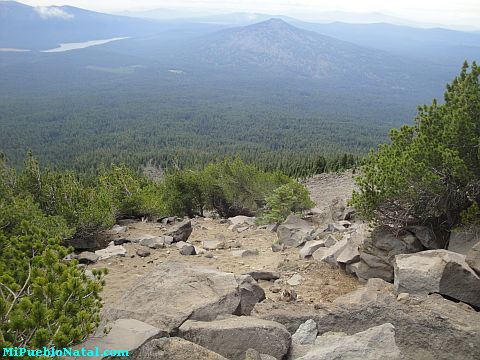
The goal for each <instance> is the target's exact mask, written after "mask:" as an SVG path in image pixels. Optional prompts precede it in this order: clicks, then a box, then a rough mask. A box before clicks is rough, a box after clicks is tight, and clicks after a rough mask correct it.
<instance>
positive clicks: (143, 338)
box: [74, 319, 168, 359]
mask: <svg viewBox="0 0 480 360" xmlns="http://www.w3.org/2000/svg"><path fill="white" fill-rule="evenodd" d="M163 336H168V334H167V333H165V332H164V331H161V330H160V329H157V328H156V327H153V326H151V325H149V324H146V323H144V322H141V321H138V320H135V319H118V320H117V321H115V322H114V323H113V324H111V328H110V331H109V332H108V334H106V335H104V334H102V336H99V337H91V338H89V339H87V340H86V341H85V342H83V343H81V344H79V345H76V346H75V347H74V349H75V350H81V349H82V348H83V349H95V348H96V347H98V350H99V353H100V354H102V353H103V350H120V349H122V350H128V352H129V353H130V352H132V351H135V350H136V349H138V348H139V347H141V346H142V345H143V344H144V343H145V342H147V341H148V340H150V339H153V338H158V337H163ZM89 358H90V359H102V358H103V357H102V356H100V357H89Z"/></svg>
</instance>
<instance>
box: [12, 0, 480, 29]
mask: <svg viewBox="0 0 480 360" xmlns="http://www.w3.org/2000/svg"><path fill="white" fill-rule="evenodd" d="M21 2H23V3H25V4H29V5H34V6H35V5H41V6H45V5H64V4H68V5H73V6H78V7H82V8H86V9H92V10H101V11H122V10H135V9H153V8H170V9H172V8H189V9H204V10H215V11H248V12H263V13H269V14H282V15H291V16H297V17H303V18H310V19H314V18H315V14H316V13H320V12H325V11H347V12H362V13H365V12H382V13H385V14H388V15H391V16H398V17H401V18H407V19H410V20H413V21H418V22H423V23H433V24H445V25H461V26H474V27H477V28H478V27H480V0H395V1H392V0H336V1H332V0H316V1H313V0H310V1H308V0H200V1H197V0H178V1H176V0H169V1H165V0H21Z"/></svg>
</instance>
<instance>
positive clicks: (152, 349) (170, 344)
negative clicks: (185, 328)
mask: <svg viewBox="0 0 480 360" xmlns="http://www.w3.org/2000/svg"><path fill="white" fill-rule="evenodd" d="M114 359H118V360H121V359H125V357H122V358H120V357H115V358H114ZM128 359H130V360H153V359H155V360H228V359H225V358H224V357H223V356H221V355H220V354H217V353H214V352H213V351H210V350H208V349H205V348H204V347H201V346H199V345H197V344H194V343H192V342H190V341H187V340H184V339H181V338H178V337H171V338H161V339H153V340H150V341H148V342H147V343H145V344H144V345H143V346H141V347H140V348H139V349H137V350H135V351H132V352H130V353H129V356H128Z"/></svg>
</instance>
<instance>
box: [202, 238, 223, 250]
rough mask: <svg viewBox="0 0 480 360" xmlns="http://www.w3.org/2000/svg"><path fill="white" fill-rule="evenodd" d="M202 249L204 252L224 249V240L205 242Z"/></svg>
mask: <svg viewBox="0 0 480 360" xmlns="http://www.w3.org/2000/svg"><path fill="white" fill-rule="evenodd" d="M203 248H204V249H205V250H218V249H225V240H220V239H215V240H205V241H204V242H203Z"/></svg>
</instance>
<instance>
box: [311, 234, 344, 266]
mask: <svg viewBox="0 0 480 360" xmlns="http://www.w3.org/2000/svg"><path fill="white" fill-rule="evenodd" d="M347 246H348V242H347V240H345V239H344V240H340V241H338V242H337V243H336V244H335V245H333V246H331V247H323V248H319V249H318V250H317V251H315V252H314V253H313V258H314V259H315V260H317V261H323V262H326V263H327V264H330V265H333V266H338V262H337V258H338V256H339V255H340V254H341V253H342V252H343V251H344V250H345V248H346V247H347Z"/></svg>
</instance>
